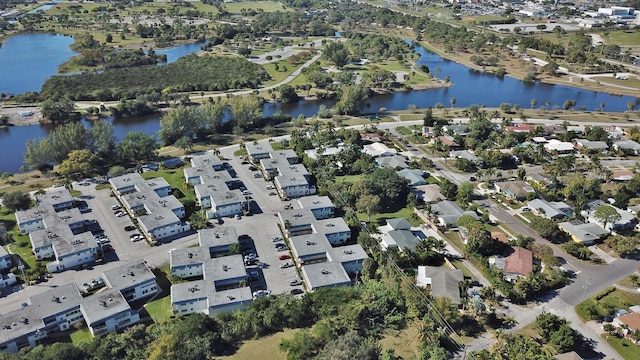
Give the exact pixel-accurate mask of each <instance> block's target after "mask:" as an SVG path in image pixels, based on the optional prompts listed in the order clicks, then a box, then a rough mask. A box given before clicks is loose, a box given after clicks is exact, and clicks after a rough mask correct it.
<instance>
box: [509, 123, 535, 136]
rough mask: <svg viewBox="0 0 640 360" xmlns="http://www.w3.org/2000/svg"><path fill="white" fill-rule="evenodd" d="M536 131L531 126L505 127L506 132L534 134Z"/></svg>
mask: <svg viewBox="0 0 640 360" xmlns="http://www.w3.org/2000/svg"><path fill="white" fill-rule="evenodd" d="M534 130H535V129H534V128H533V126H531V125H529V124H516V125H513V126H505V127H504V131H506V132H512V133H525V134H529V133H532V132H533V131H534Z"/></svg>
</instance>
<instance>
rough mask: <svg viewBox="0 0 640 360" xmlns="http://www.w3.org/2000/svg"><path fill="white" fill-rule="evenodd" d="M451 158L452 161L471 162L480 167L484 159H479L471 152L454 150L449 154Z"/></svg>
mask: <svg viewBox="0 0 640 360" xmlns="http://www.w3.org/2000/svg"><path fill="white" fill-rule="evenodd" d="M449 157H450V158H452V159H465V160H469V161H471V162H473V163H474V164H476V165H478V166H479V165H482V159H480V158H479V157H477V156H476V154H474V153H473V151H471V150H453V151H450V152H449Z"/></svg>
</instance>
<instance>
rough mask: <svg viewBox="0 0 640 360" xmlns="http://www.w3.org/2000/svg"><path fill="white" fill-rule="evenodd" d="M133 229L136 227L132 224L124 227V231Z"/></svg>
mask: <svg viewBox="0 0 640 360" xmlns="http://www.w3.org/2000/svg"><path fill="white" fill-rule="evenodd" d="M135 229H136V227H135V226H133V225H127V226H125V227H124V231H133V230H135Z"/></svg>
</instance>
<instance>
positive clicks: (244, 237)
mask: <svg viewBox="0 0 640 360" xmlns="http://www.w3.org/2000/svg"><path fill="white" fill-rule="evenodd" d="M250 237H251V236H249V235H247V234H242V235H240V236H238V240H240V239H249V238H250Z"/></svg>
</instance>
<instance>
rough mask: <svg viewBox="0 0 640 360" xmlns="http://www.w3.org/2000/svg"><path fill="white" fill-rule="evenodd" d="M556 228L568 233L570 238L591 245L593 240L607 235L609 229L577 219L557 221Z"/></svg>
mask: <svg viewBox="0 0 640 360" xmlns="http://www.w3.org/2000/svg"><path fill="white" fill-rule="evenodd" d="M558 228H559V229H560V230H562V231H564V232H565V233H566V234H568V235H569V236H570V237H571V240H573V241H575V242H577V243H583V244H585V245H591V244H593V242H594V241H598V240H600V239H602V238H603V237H605V236H607V235H609V231H607V230H605V229H604V228H603V227H602V226H600V225H597V224H593V223H583V222H582V221H578V220H573V221H567V222H561V223H558Z"/></svg>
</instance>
